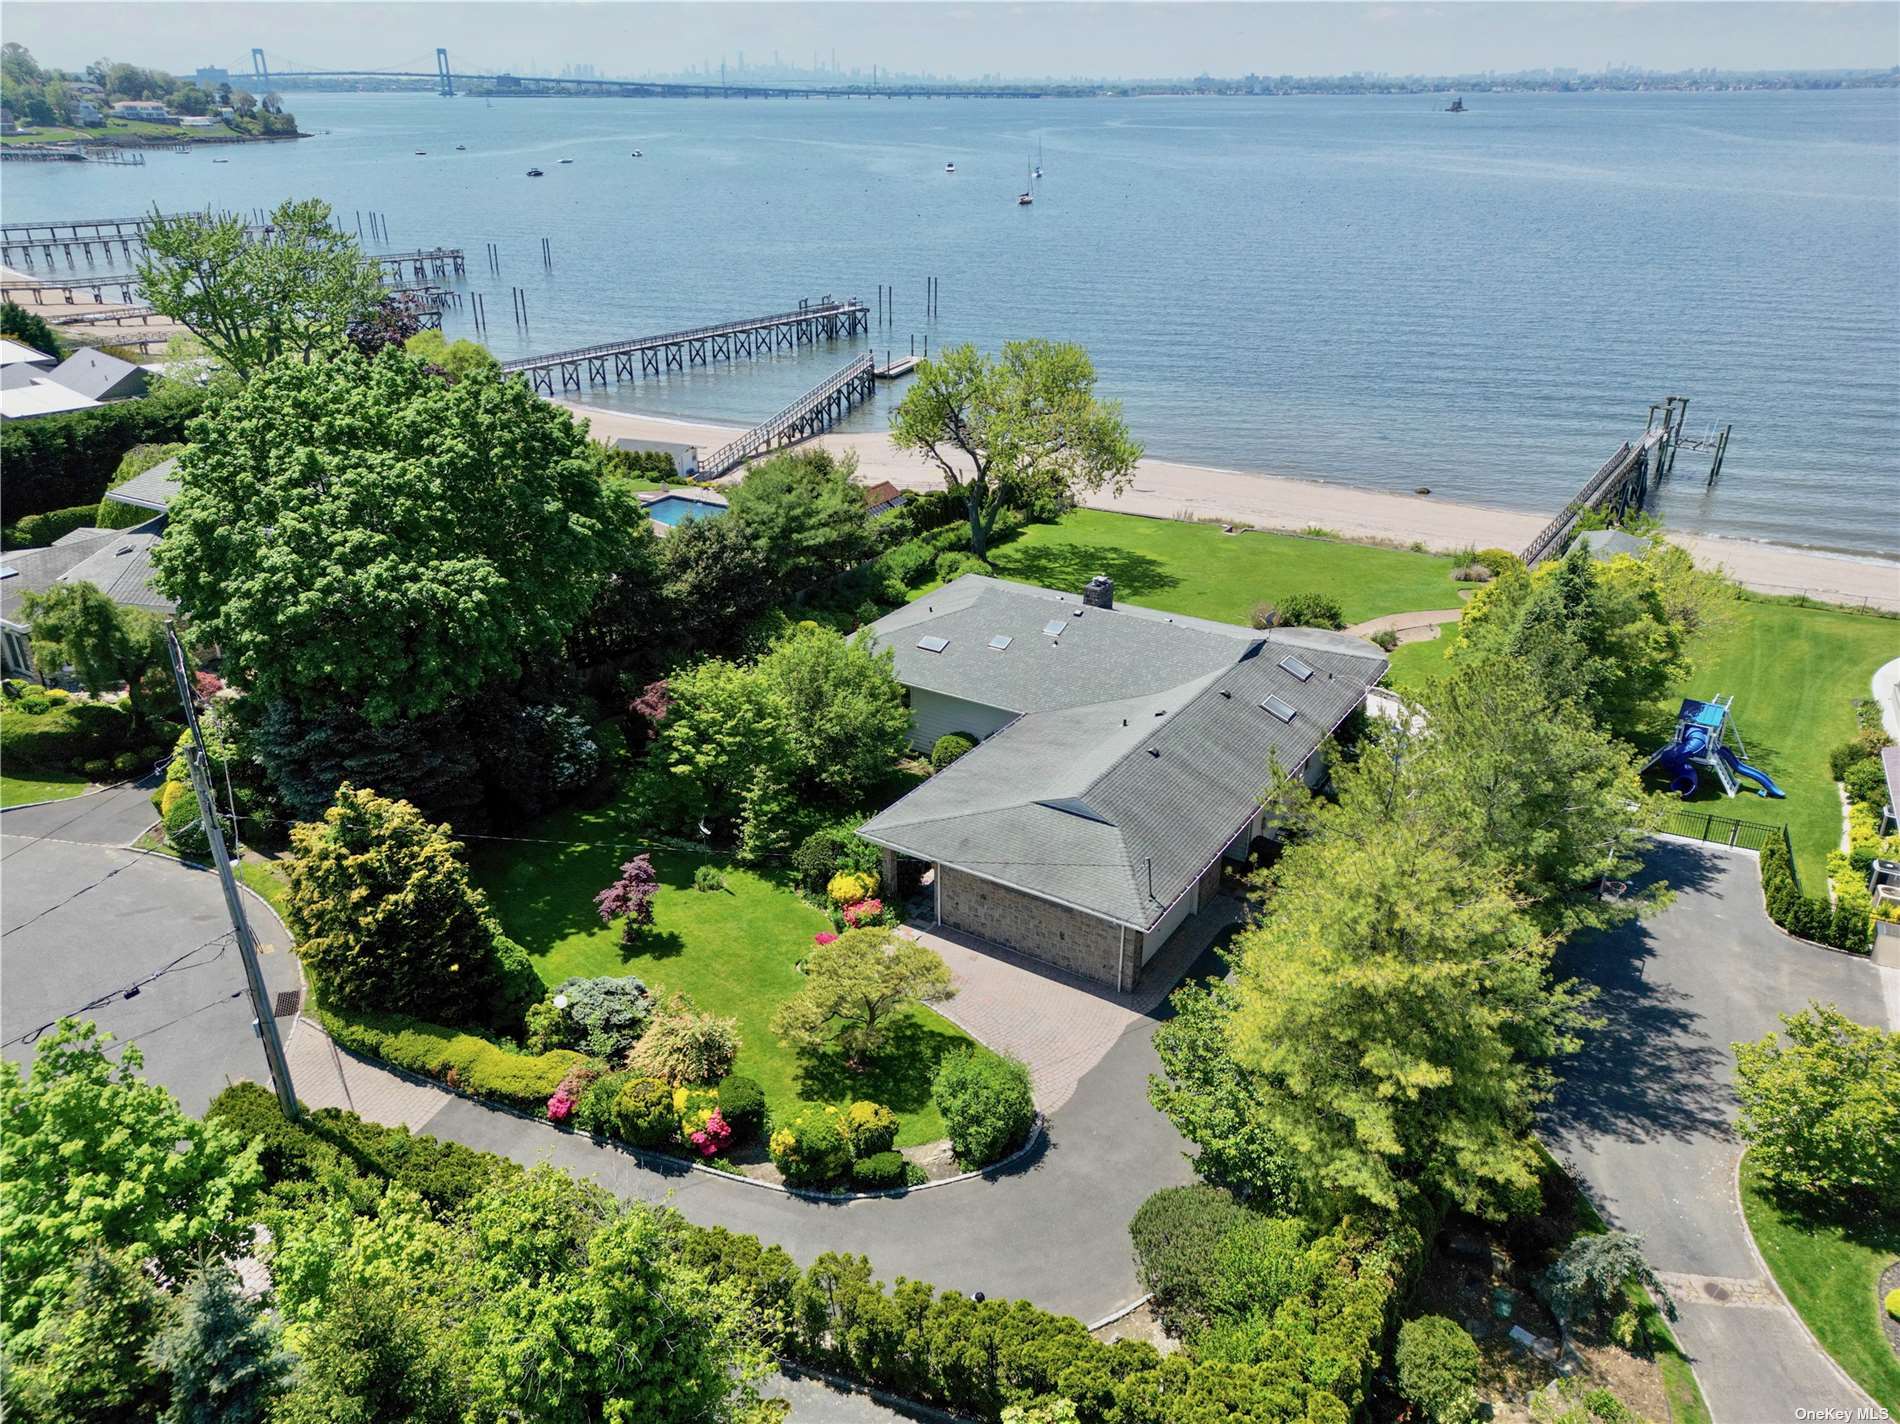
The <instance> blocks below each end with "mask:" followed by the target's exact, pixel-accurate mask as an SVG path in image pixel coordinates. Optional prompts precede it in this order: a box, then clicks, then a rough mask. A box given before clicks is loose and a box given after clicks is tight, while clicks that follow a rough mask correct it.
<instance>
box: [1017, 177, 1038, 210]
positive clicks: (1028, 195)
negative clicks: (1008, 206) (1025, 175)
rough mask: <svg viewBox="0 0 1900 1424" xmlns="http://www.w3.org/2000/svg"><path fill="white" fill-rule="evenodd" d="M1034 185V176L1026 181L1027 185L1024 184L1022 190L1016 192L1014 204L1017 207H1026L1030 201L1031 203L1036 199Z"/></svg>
mask: <svg viewBox="0 0 1900 1424" xmlns="http://www.w3.org/2000/svg"><path fill="white" fill-rule="evenodd" d="M1034 186H1035V179H1034V178H1031V179H1030V180H1029V182H1028V184H1027V185H1026V186H1025V187H1024V188H1023V190H1022V192H1020V193H1018V194H1017V195H1016V206H1017V207H1019V208H1026V207H1028V206H1029V205H1030V204H1031V203H1033V202H1035V201H1036V195H1035V192H1034Z"/></svg>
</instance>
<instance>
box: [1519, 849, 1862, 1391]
mask: <svg viewBox="0 0 1900 1424" xmlns="http://www.w3.org/2000/svg"><path fill="white" fill-rule="evenodd" d="M1645 875H1646V880H1653V879H1654V878H1655V877H1657V876H1660V877H1662V878H1663V879H1664V880H1666V881H1667V882H1668V883H1669V884H1670V885H1671V886H1673V887H1674V889H1675V892H1676V900H1675V903H1674V904H1673V905H1671V906H1670V907H1669V908H1668V909H1667V910H1665V911H1663V912H1662V913H1661V914H1658V915H1654V916H1652V917H1650V918H1649V919H1646V920H1643V921H1641V922H1639V923H1637V924H1632V925H1625V926H1622V927H1620V928H1618V929H1616V930H1614V931H1612V932H1609V933H1606V934H1600V935H1593V936H1588V937H1583V938H1580V939H1578V940H1575V941H1573V942H1572V943H1571V944H1570V945H1568V946H1567V947H1566V948H1565V950H1564V951H1563V953H1562V955H1561V956H1560V959H1559V963H1558V968H1559V971H1560V972H1562V973H1566V974H1569V975H1572V976H1575V977H1576V978H1579V979H1583V980H1587V981H1589V982H1591V983H1594V984H1596V985H1597V986H1598V987H1599V988H1600V990H1601V996H1600V997H1599V998H1598V1000H1597V1002H1596V1004H1595V1006H1594V1012H1595V1013H1597V1014H1598V1015H1600V1016H1601V1017H1602V1018H1603V1019H1604V1020H1605V1025H1604V1027H1603V1028H1602V1029H1601V1030H1599V1031H1597V1032H1596V1033H1594V1034H1592V1035H1590V1036H1589V1037H1588V1038H1587V1039H1586V1041H1585V1043H1584V1048H1583V1051H1582V1052H1581V1053H1580V1054H1578V1055H1577V1056H1576V1057H1575V1058H1573V1059H1571V1060H1570V1061H1569V1063H1568V1064H1567V1065H1566V1068H1565V1079H1564V1083H1563V1086H1562V1088H1561V1089H1560V1090H1559V1092H1558V1094H1557V1097H1556V1100H1555V1102H1554V1103H1552V1105H1551V1107H1550V1109H1549V1111H1548V1112H1547V1113H1546V1115H1545V1120H1544V1129H1545V1136H1546V1140H1547V1141H1549V1143H1550V1145H1551V1149H1552V1151H1553V1152H1555V1153H1556V1154H1557V1156H1558V1157H1559V1158H1560V1159H1561V1160H1563V1161H1564V1162H1565V1164H1566V1165H1567V1166H1569V1167H1570V1168H1571V1170H1572V1171H1573V1172H1574V1173H1575V1174H1576V1175H1578V1176H1579V1177H1580V1178H1581V1179H1582V1181H1583V1183H1584V1185H1585V1187H1586V1189H1587V1190H1588V1192H1589V1194H1590V1197H1591V1199H1592V1200H1593V1201H1594V1202H1595V1203H1596V1205H1597V1207H1598V1209H1599V1210H1600V1211H1601V1212H1602V1214H1603V1216H1604V1217H1605V1219H1606V1220H1608V1221H1609V1222H1610V1224H1611V1225H1612V1226H1615V1227H1618V1228H1621V1229H1622V1230H1625V1231H1633V1232H1640V1233H1641V1234H1642V1236H1643V1238H1644V1252H1645V1254H1646V1255H1647V1256H1648V1258H1649V1262H1650V1264H1651V1265H1652V1266H1653V1267H1654V1268H1655V1269H1656V1270H1657V1271H1658V1272H1659V1273H1662V1274H1663V1275H1664V1276H1665V1277H1666V1278H1676V1279H1675V1280H1673V1281H1672V1285H1673V1287H1674V1288H1673V1290H1672V1294H1673V1295H1674V1296H1675V1298H1676V1300H1677V1303H1678V1305H1679V1307H1680V1308H1681V1311H1682V1318H1681V1319H1680V1321H1679V1322H1678V1323H1677V1330H1676V1333H1677V1336H1678V1338H1679V1339H1680V1341H1681V1343H1682V1345H1683V1348H1684V1350H1685V1351H1686V1352H1687V1353H1688V1354H1689V1356H1690V1358H1691V1360H1692V1361H1693V1363H1694V1365H1695V1369H1696V1375H1697V1378H1698V1379H1700V1380H1701V1383H1702V1389H1703V1393H1704V1395H1705V1396H1706V1397H1707V1399H1708V1403H1709V1408H1710V1410H1711V1411H1712V1412H1713V1414H1714V1416H1715V1419H1716V1421H1717V1424H1741V1421H1749V1424H1754V1421H1765V1420H1793V1419H1795V1418H1796V1417H1797V1414H1796V1411H1797V1410H1801V1409H1808V1410H1816V1409H1829V1408H1836V1409H1847V1410H1850V1411H1851V1410H1853V1409H1854V1408H1856V1407H1859V1406H1862V1405H1866V1404H1868V1403H1869V1402H1870V1401H1868V1400H1866V1399H1865V1397H1864V1396H1863V1395H1861V1393H1860V1392H1859V1391H1858V1390H1857V1389H1856V1388H1854V1386H1853V1385H1852V1384H1851V1383H1850V1382H1849V1381H1848V1380H1847V1379H1846V1378H1845V1377H1844V1376H1843V1375H1841V1374H1840V1372H1839V1371H1838V1370H1836V1369H1835V1367H1834V1366H1833V1364H1832V1363H1831V1362H1830V1361H1829V1360H1828V1359H1827V1357H1826V1356H1825V1355H1824V1354H1822V1353H1821V1352H1820V1351H1819V1350H1818V1349H1817V1348H1816V1347H1815V1346H1814V1345H1813V1344H1812V1343H1811V1342H1810V1340H1809V1339H1808V1337H1807V1335H1806V1333H1805V1331H1804V1330H1803V1328H1802V1326H1801V1324H1800V1321H1799V1320H1798V1318H1797V1317H1795V1315H1794V1314H1793V1313H1792V1312H1791V1311H1790V1310H1789V1309H1788V1308H1787V1307H1786V1306H1785V1305H1783V1304H1781V1303H1780V1302H1779V1301H1778V1300H1777V1299H1776V1298H1775V1294H1774V1292H1773V1290H1772V1289H1763V1287H1765V1286H1766V1285H1767V1282H1766V1280H1765V1276H1766V1272H1765V1268H1764V1267H1763V1265H1762V1263H1761V1262H1760V1260H1759V1259H1758V1258H1757V1257H1756V1255H1755V1251H1754V1246H1753V1243H1752V1241H1751V1239H1750V1236H1749V1233H1748V1229H1747V1226H1746V1224H1745V1223H1744V1221H1743V1220H1742V1215H1741V1205H1740V1202H1739V1200H1738V1198H1737V1196H1736V1182H1735V1173H1736V1164H1737V1162H1738V1161H1739V1160H1740V1157H1741V1150H1742V1143H1741V1142H1740V1141H1739V1140H1738V1139H1737V1138H1736V1137H1735V1135H1734V1133H1733V1131H1732V1129H1731V1124H1732V1123H1733V1121H1734V1119H1735V1112H1736V1100H1735V1094H1734V1090H1733V1088H1732V1084H1733V1081H1734V1070H1735V1055H1734V1053H1733V1051H1732V1050H1731V1048H1730V1045H1731V1044H1732V1043H1736V1042H1742V1041H1746V1040H1751V1039H1758V1038H1760V1037H1761V1036H1762V1035H1764V1034H1766V1033H1770V1032H1772V1031H1774V1030H1776V1029H1778V1028H1779V1027H1780V1023H1779V1020H1778V1018H1777V1015H1779V1014H1782V1013H1792V1012H1794V1011H1796V1010H1798V1009H1800V1008H1802V1007H1803V1006H1805V1005H1806V1004H1807V1003H1808V1001H1809V1000H1819V1001H1821V1002H1823V1003H1833V1004H1837V1005H1838V1006H1839V1007H1840V1008H1841V1010H1842V1011H1843V1012H1844V1013H1846V1014H1848V1015H1849V1016H1850V1017H1853V1018H1857V1019H1859V1020H1861V1021H1862V1022H1864V1023H1869V1024H1875V1025H1880V1026H1886V1011H1885V1008H1884V1005H1883V1001H1882V993H1881V986H1880V982H1879V971H1877V970H1876V969H1875V968H1874V967H1873V966H1872V965H1871V964H1869V963H1868V962H1866V961H1865V960H1861V959H1857V958H1854V957H1851V956H1848V955H1844V954H1836V953H1832V952H1830V951H1827V950H1823V949H1819V948H1816V947H1814V946H1812V945H1806V944H1801V943H1798V942H1797V941H1795V940H1792V939H1790V938H1788V936H1786V935H1784V934H1783V933H1782V932H1781V931H1780V930H1778V929H1776V928H1775V926H1774V923H1773V922H1772V921H1771V920H1769V918H1768V915H1767V912H1766V911H1765V910H1764V909H1763V908H1762V898H1761V879H1760V872H1759V869H1758V867H1757V865H1756V861H1755V858H1754V857H1753V856H1752V855H1748V854H1746V853H1741V852H1731V851H1725V850H1717V849H1712V848H1706V847H1697V846H1691V845H1687V844H1683V843H1677V842H1662V843H1659V844H1658V846H1657V849H1656V850H1655V852H1654V854H1653V855H1652V856H1651V858H1650V863H1649V866H1648V869H1647V871H1646V872H1645ZM1682 1278H1689V1279H1682ZM1745 1302H1746V1303H1745ZM1807 1417H1810V1418H1822V1417H1827V1416H1823V1415H1819V1414H1811V1415H1808V1416H1807ZM1838 1417H1840V1418H1851V1417H1854V1416H1853V1415H1852V1414H1851V1413H1850V1414H1845V1415H1840V1416H1838Z"/></svg>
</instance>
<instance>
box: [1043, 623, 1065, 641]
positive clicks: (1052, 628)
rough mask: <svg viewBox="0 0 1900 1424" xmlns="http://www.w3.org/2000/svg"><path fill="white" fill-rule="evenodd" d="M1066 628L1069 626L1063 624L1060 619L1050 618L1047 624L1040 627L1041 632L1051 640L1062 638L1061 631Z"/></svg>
mask: <svg viewBox="0 0 1900 1424" xmlns="http://www.w3.org/2000/svg"><path fill="white" fill-rule="evenodd" d="M1068 626H1069V625H1068V624H1066V623H1064V622H1063V621H1062V620H1061V619H1060V618H1051V619H1050V620H1049V621H1048V622H1047V623H1045V624H1043V625H1042V631H1043V632H1044V633H1045V634H1047V635H1048V636H1049V637H1051V638H1060V637H1061V636H1062V630H1063V629H1064V628H1066V627H1068Z"/></svg>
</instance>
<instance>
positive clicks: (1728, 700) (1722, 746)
mask: <svg viewBox="0 0 1900 1424" xmlns="http://www.w3.org/2000/svg"><path fill="white" fill-rule="evenodd" d="M1734 700H1735V699H1734V698H1733V697H1726V696H1718V697H1715V698H1713V699H1711V700H1710V701H1708V702H1698V701H1697V700H1696V699H1695V698H1693V697H1685V698H1684V699H1683V700H1682V709H1681V710H1680V711H1679V712H1677V713H1676V734H1675V736H1673V737H1672V738H1670V740H1669V741H1668V742H1667V743H1666V744H1665V745H1663V746H1661V747H1658V748H1657V749H1656V754H1655V755H1654V756H1652V757H1651V758H1650V759H1649V760H1648V761H1647V762H1645V763H1643V770H1644V771H1648V770H1649V769H1650V768H1651V767H1652V766H1660V767H1661V768H1662V769H1663V770H1664V771H1665V772H1667V773H1668V775H1669V789H1670V790H1671V791H1673V792H1675V793H1676V794H1677V795H1679V796H1683V797H1689V796H1693V795H1695V793H1696V788H1697V787H1699V786H1700V785H1701V784H1702V781H1701V777H1700V775H1699V774H1698V770H1697V769H1698V768H1701V769H1702V770H1704V771H1709V772H1712V773H1713V774H1714V776H1715V780H1716V784H1717V785H1719V786H1720V787H1721V788H1722V794H1723V795H1725V796H1734V795H1735V794H1737V793H1738V792H1739V791H1740V790H1741V785H1740V783H1739V782H1738V781H1737V780H1736V778H1738V777H1746V778H1748V780H1750V781H1753V782H1754V783H1756V785H1757V786H1759V787H1760V788H1761V789H1760V790H1759V791H1757V792H1756V793H1755V794H1756V795H1758V796H1776V797H1780V796H1785V795H1787V793H1786V792H1785V791H1783V790H1782V789H1781V788H1780V787H1779V786H1777V785H1775V783H1774V780H1773V779H1772V778H1771V777H1770V776H1769V775H1768V773H1767V772H1765V771H1762V770H1761V769H1760V768H1758V767H1753V766H1750V765H1749V764H1748V763H1747V762H1746V761H1744V760H1742V758H1743V757H1745V756H1746V755H1747V754H1748V749H1747V748H1746V747H1744V746H1743V745H1742V734H1741V733H1740V732H1738V731H1737V730H1736V729H1735V722H1734V719H1733V718H1732V717H1731V716H1730V706H1731V704H1732V703H1733V702H1734ZM1731 740H1732V741H1733V742H1734V743H1735V745H1734V747H1733V748H1730V747H1729V745H1728V743H1729V742H1730V741H1731Z"/></svg>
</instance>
